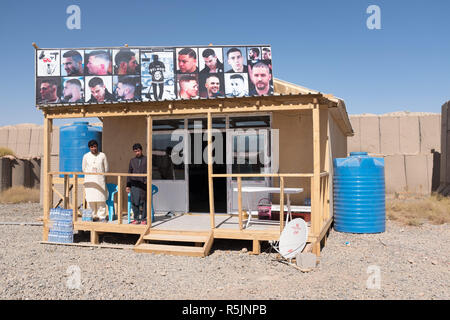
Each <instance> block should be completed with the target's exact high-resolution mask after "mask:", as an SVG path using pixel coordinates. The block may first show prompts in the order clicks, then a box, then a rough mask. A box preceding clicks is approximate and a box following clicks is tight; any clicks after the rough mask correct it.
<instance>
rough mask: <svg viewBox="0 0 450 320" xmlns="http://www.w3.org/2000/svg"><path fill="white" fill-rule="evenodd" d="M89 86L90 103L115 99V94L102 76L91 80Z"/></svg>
mask: <svg viewBox="0 0 450 320" xmlns="http://www.w3.org/2000/svg"><path fill="white" fill-rule="evenodd" d="M88 86H89V89H90V92H91V98H90V99H89V100H88V102H90V103H98V102H111V101H115V100H116V99H115V97H114V95H113V94H112V93H111V92H109V91H108V89H107V88H106V85H105V83H104V81H103V80H102V78H101V77H93V78H92V79H90V80H89V82H88Z"/></svg>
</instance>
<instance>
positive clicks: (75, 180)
mask: <svg viewBox="0 0 450 320" xmlns="http://www.w3.org/2000/svg"><path fill="white" fill-rule="evenodd" d="M72 203H73V211H72V212H73V222H74V223H75V222H76V221H77V219H78V174H74V175H73V193H72Z"/></svg>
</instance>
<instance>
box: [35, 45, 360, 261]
mask: <svg viewBox="0 0 450 320" xmlns="http://www.w3.org/2000/svg"><path fill="white" fill-rule="evenodd" d="M37 51H38V50H37ZM37 56H39V54H37ZM199 56H200V55H199ZM222 58H223V59H224V60H226V58H225V56H223V57H222ZM174 61H175V64H176V63H177V62H176V61H177V60H176V59H174ZM141 62H142V61H141ZM175 78H176V77H175ZM111 91H114V90H111ZM38 108H39V109H40V110H42V112H43V115H44V132H45V134H44V163H43V170H44V171H43V172H44V174H43V177H44V229H43V241H47V240H48V233H49V219H50V210H51V209H52V208H53V207H54V206H55V203H54V201H53V192H54V190H55V183H57V181H58V177H59V176H60V175H62V176H64V178H63V183H64V197H63V205H64V207H65V208H69V209H72V210H73V228H74V230H83V231H88V232H90V234H91V242H92V243H93V244H98V242H99V234H104V233H122V234H137V235H139V236H140V237H139V240H138V241H137V242H136V244H135V247H134V250H135V251H136V252H149V253H165V254H174V255H189V256H200V257H204V256H206V255H208V253H209V252H210V250H211V247H212V245H213V242H214V239H229V241H232V240H234V239H236V240H249V241H252V244H253V250H252V253H254V254H258V253H260V250H261V241H278V240H279V239H280V235H281V233H282V231H283V229H284V226H285V225H286V223H287V221H288V219H289V218H291V219H292V216H293V217H301V218H303V219H304V220H305V221H307V225H308V237H307V243H309V244H310V246H309V247H310V248H311V249H312V252H313V253H315V254H316V255H320V251H321V248H322V247H323V246H324V245H325V242H326V237H327V234H328V231H329V229H330V226H331V224H332V222H333V183H332V181H333V179H332V177H333V159H334V158H343V157H346V156H347V137H348V136H352V135H353V130H352V127H351V124H350V121H349V118H348V115H347V112H346V107H345V103H344V101H343V100H341V99H339V98H336V97H334V96H333V95H331V94H323V93H320V92H318V91H314V90H310V89H307V88H304V87H301V86H299V85H295V84H292V83H288V82H285V81H282V80H279V79H275V78H274V79H273V94H271V95H263V96H255V95H253V96H250V95H248V96H243V97H229V96H223V97H216V98H214V99H174V100H164V99H163V100H157V101H152V100H150V101H135V100H133V101H115V102H109V103H108V102H106V103H101V104H100V103H94V104H80V103H73V104H52V105H49V104H40V105H38ZM70 118H94V119H95V118H98V119H100V120H101V121H102V122H103V133H102V141H101V145H102V152H103V153H105V154H106V156H107V157H108V163H109V170H108V172H106V173H98V174H101V175H104V176H105V177H106V182H107V183H110V184H115V185H117V186H118V188H117V193H116V195H115V197H114V199H113V201H114V207H115V212H116V214H115V216H114V219H112V220H111V219H110V221H107V222H95V221H82V219H81V209H82V208H83V207H86V204H85V203H83V201H80V196H79V194H78V193H79V192H80V191H79V190H80V186H81V185H82V184H83V178H81V177H79V176H80V175H83V172H60V171H59V170H55V168H50V150H51V134H52V125H53V120H54V119H70ZM136 142H139V143H141V144H142V146H143V153H144V155H150V154H151V155H152V156H151V157H150V156H149V157H148V161H147V173H146V174H141V175H140V176H145V177H146V178H147V185H148V186H150V185H154V186H156V189H157V192H156V193H154V194H152V189H153V188H147V213H148V214H147V224H145V225H144V224H137V225H133V224H130V223H129V218H128V214H129V211H130V210H129V206H128V194H127V193H126V191H125V187H126V180H127V176H132V175H131V174H129V173H128V164H129V161H130V158H132V157H133V152H132V149H131V146H132V145H133V144H134V143H136ZM135 176H139V175H138V174H135ZM252 188H253V189H252ZM81 189H82V188H81ZM285 190H294V191H293V192H286V191H285ZM252 191H254V192H252ZM263 204H264V205H263ZM152 207H153V210H154V212H155V214H154V218H153V219H152V215H151V214H150V212H151V211H152ZM262 208H264V210H265V211H264V210H262ZM263 211H264V216H262V214H261V213H262V212H263Z"/></svg>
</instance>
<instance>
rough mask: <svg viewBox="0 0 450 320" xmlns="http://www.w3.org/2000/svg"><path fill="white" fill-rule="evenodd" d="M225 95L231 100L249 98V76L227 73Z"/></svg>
mask: <svg viewBox="0 0 450 320" xmlns="http://www.w3.org/2000/svg"><path fill="white" fill-rule="evenodd" d="M225 94H226V96H227V97H231V98H239V97H245V96H248V74H247V73H226V74H225Z"/></svg>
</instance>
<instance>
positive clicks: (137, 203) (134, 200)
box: [126, 143, 147, 224]
mask: <svg viewBox="0 0 450 320" xmlns="http://www.w3.org/2000/svg"><path fill="white" fill-rule="evenodd" d="M133 151H134V154H135V155H136V157H134V158H133V159H131V160H130V165H129V168H128V173H147V157H146V156H144V155H143V154H142V146H141V144H139V143H136V144H134V145H133ZM126 191H127V193H130V192H131V207H132V209H133V213H134V220H133V221H132V222H131V223H132V224H147V178H146V177H127V188H126ZM141 207H142V216H141V214H140V213H141Z"/></svg>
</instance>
